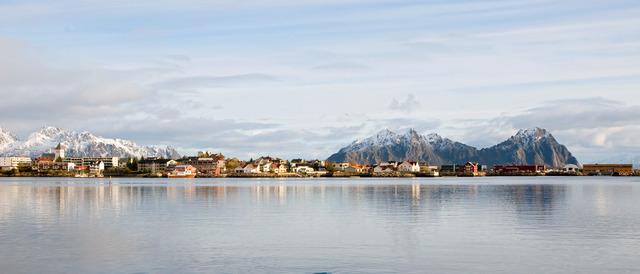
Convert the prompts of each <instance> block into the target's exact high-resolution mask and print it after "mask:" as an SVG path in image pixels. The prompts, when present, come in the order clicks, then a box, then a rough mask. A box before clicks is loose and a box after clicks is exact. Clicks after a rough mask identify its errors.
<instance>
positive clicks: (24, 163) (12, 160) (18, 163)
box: [0, 157, 31, 170]
mask: <svg viewBox="0 0 640 274" xmlns="http://www.w3.org/2000/svg"><path fill="white" fill-rule="evenodd" d="M30 166H31V158H29V157H0V169H4V170H14V169H18V168H20V167H30Z"/></svg>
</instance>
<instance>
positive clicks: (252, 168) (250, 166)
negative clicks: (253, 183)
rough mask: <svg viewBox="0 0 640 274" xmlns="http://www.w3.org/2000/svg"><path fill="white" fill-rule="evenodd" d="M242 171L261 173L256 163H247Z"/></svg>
mask: <svg viewBox="0 0 640 274" xmlns="http://www.w3.org/2000/svg"><path fill="white" fill-rule="evenodd" d="M242 173H260V169H259V168H258V166H256V165H254V164H247V165H246V166H244V170H243V171H242Z"/></svg>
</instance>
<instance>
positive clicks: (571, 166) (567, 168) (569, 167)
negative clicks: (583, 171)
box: [562, 164, 580, 172]
mask: <svg viewBox="0 0 640 274" xmlns="http://www.w3.org/2000/svg"><path fill="white" fill-rule="evenodd" d="M562 170H564V171H566V172H578V171H579V170H580V167H579V166H577V165H574V164H567V165H565V166H564V167H563V168H562Z"/></svg>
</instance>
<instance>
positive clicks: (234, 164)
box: [225, 158, 240, 172]
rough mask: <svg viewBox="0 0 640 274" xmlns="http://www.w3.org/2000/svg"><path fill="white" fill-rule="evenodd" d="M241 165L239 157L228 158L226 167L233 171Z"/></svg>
mask: <svg viewBox="0 0 640 274" xmlns="http://www.w3.org/2000/svg"><path fill="white" fill-rule="evenodd" d="M239 166H240V161H238V158H233V159H228V160H227V161H226V163H225V167H226V168H227V170H228V171H231V172H233V170H234V169H236V168H237V167H239Z"/></svg>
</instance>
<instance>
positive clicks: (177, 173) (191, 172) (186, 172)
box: [167, 165, 196, 178]
mask: <svg viewBox="0 0 640 274" xmlns="http://www.w3.org/2000/svg"><path fill="white" fill-rule="evenodd" d="M167 177H169V178H194V177H196V169H195V168H194V167H193V166H191V165H177V166H174V167H172V168H171V169H170V170H169V172H168V173H167Z"/></svg>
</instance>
